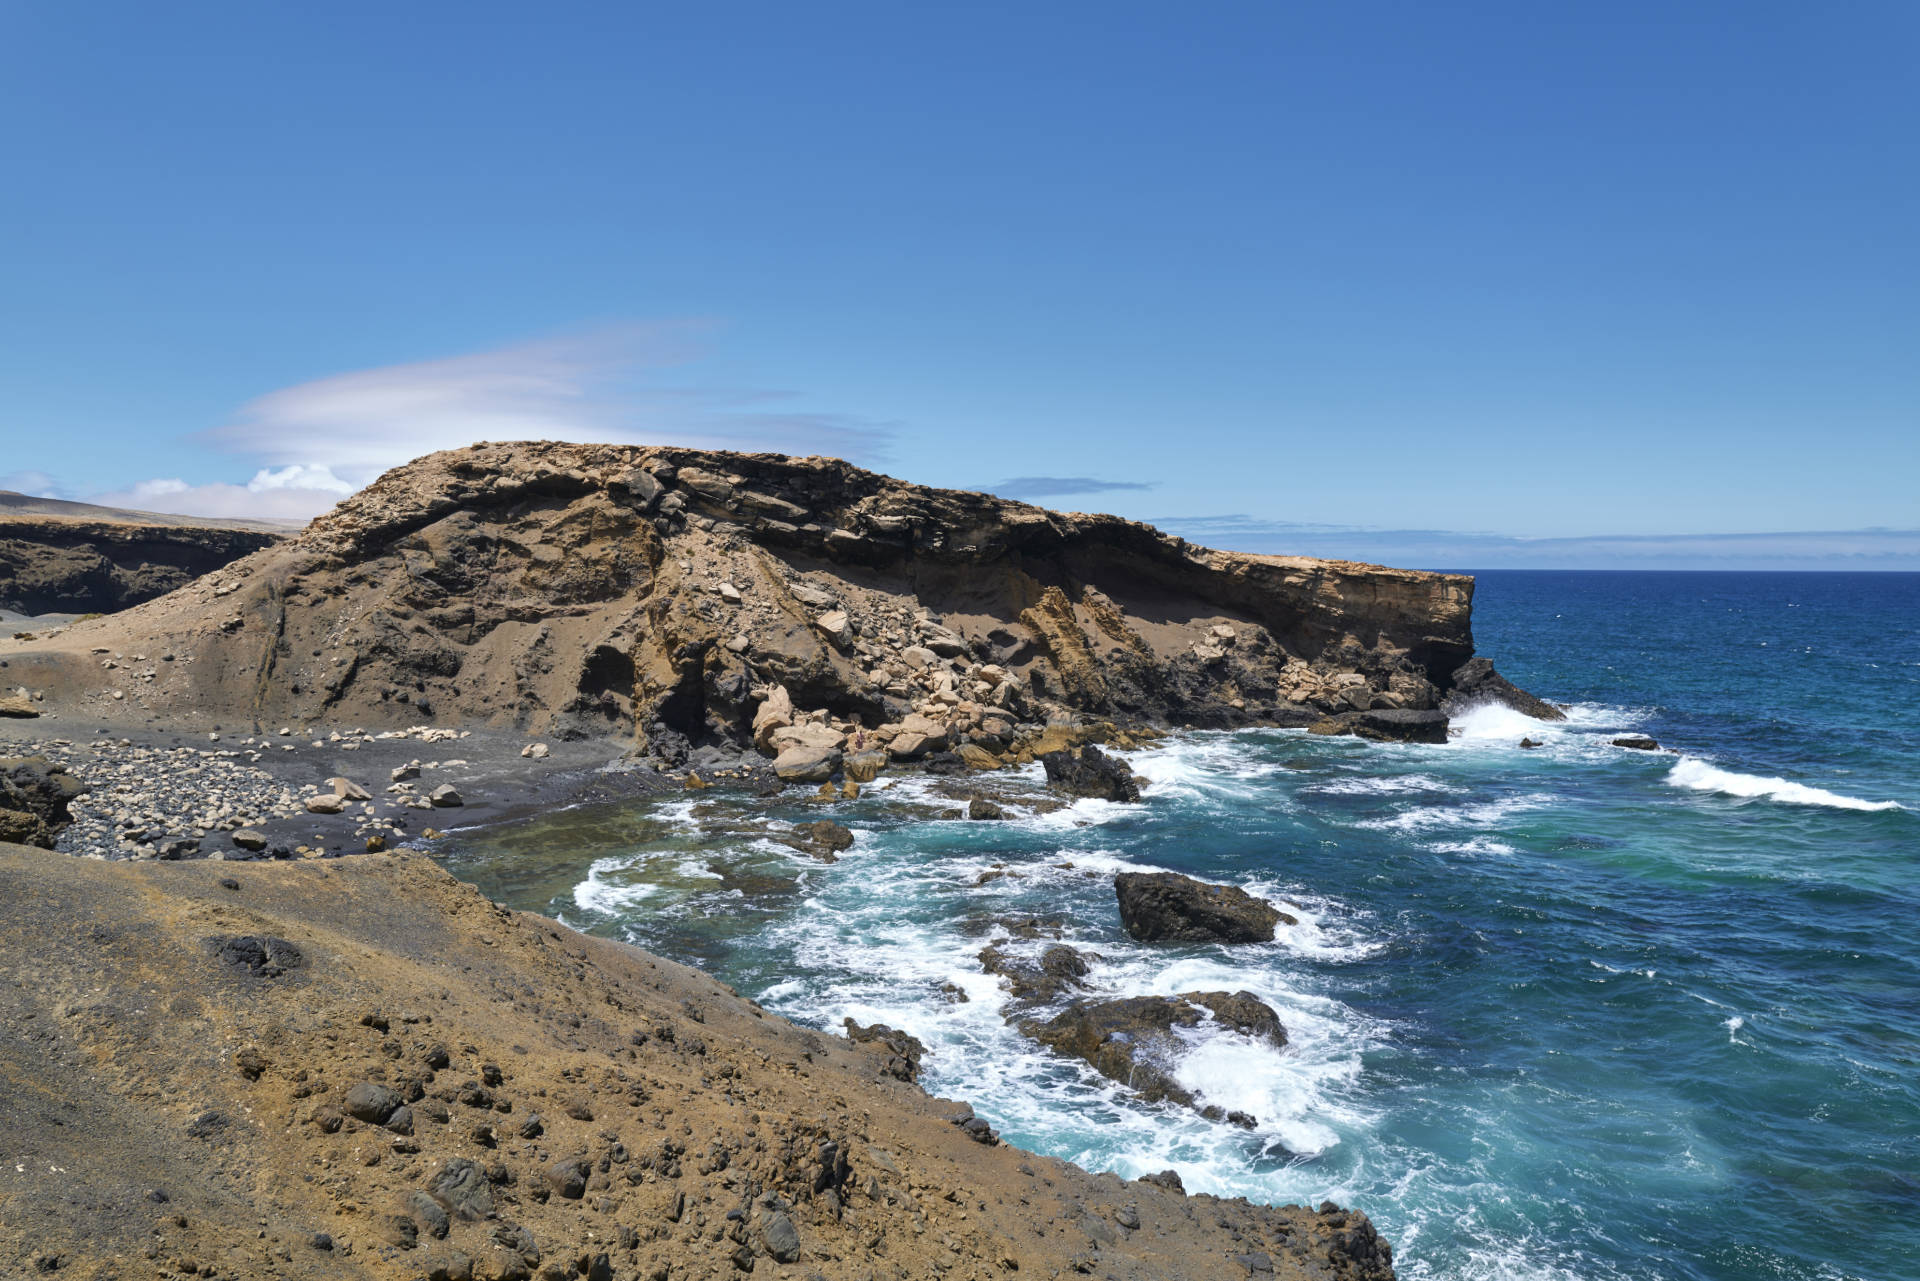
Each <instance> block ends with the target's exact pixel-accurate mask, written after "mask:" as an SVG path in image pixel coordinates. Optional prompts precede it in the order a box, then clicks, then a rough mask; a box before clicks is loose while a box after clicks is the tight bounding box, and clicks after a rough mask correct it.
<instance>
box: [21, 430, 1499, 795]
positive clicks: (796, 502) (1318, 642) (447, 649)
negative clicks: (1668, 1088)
mask: <svg viewBox="0 0 1920 1281" xmlns="http://www.w3.org/2000/svg"><path fill="white" fill-rule="evenodd" d="M1472 598H1473V583H1472V580H1471V579H1470V578H1467V577H1464V576H1459V575H1449V574H1432V573H1420V572H1414V571H1407V570H1396V569H1387V568H1383V567H1380V566H1375V565H1362V564H1354V563H1349V562H1344V561H1325V560H1312V559H1305V558H1298V557H1278V556H1253V555H1241V554H1236V553H1231V552H1221V551H1212V550H1208V549H1206V548H1202V547H1198V546H1194V545H1192V544H1189V543H1186V542H1184V541H1183V540H1181V539H1178V538H1173V537H1170V536H1168V535H1166V534H1163V533H1161V532H1159V531H1157V530H1155V529H1153V528H1151V527H1149V526H1146V525H1142V524H1138V523H1135V522H1131V521H1126V520H1121V519H1118V518H1116V517H1112V516H1090V515H1063V514H1061V513H1057V512H1050V511H1045V510H1042V509H1040V508H1037V507H1031V506H1028V505H1026V504H1023V503H1017V502H1009V501H1005V500H1002V499H998V498H994V497H991V496H988V495H985V494H978V493H967V492H959V491H953V490H939V489H929V488H924V487H920V486H915V485H909V484H905V483H903V482H900V481H897V480H893V479H890V478H888V477H885V476H880V475H876V474H874V473H872V472H868V471H863V470H861V469H859V468H856V467H853V466H851V465H849V464H847V463H845V462H841V461H838V460H834V459H824V458H788V457H784V456H778V455H769V454H750V455H749V454H730V453H713V452H702V451H696V450H687V449H675V448H635V447H618V446H606V445H571V444H556V443H516V444H483V445H477V446H474V447H472V448H469V449H463V450H456V451H451V452H447V453H440V454H434V455H430V456H428V457H425V458H422V459H420V460H418V461H416V462H414V463H411V464H409V465H407V466H405V467H401V468H398V469H396V470H395V471H392V472H390V473H388V474H387V475H386V476H384V477H382V478H381V479H380V480H379V481H378V482H376V483H375V484H374V485H372V486H370V487H369V488H368V489H366V490H364V491H363V492H361V493H359V494H357V495H355V496H354V497H353V498H351V499H349V500H347V501H346V502H343V503H342V504H340V506H339V507H337V508H336V509H335V510H334V511H333V512H331V513H329V514H328V515H326V516H323V517H321V518H319V519H318V520H316V521H314V522H313V523H312V524H311V525H310V526H308V527H307V528H306V529H305V530H304V531H303V532H301V533H300V534H299V535H298V536H296V537H293V538H290V539H288V540H286V541H285V542H281V543H277V544H275V545H273V546H271V547H267V548H265V549H263V550H260V551H257V552H255V553H254V554H252V555H250V556H248V557H246V558H245V559H242V560H240V561H238V562H235V563H234V564H232V565H230V566H228V567H227V568H226V569H224V570H223V571H221V572H220V573H218V574H214V575H211V576H209V577H207V578H203V579H201V580H199V581H197V582H195V583H193V584H192V585H190V586H188V587H186V588H184V589H182V590H180V591H177V592H175V593H173V594H172V595H170V596H167V597H165V598H163V599H161V600H158V601H155V602H152V603H150V604H147V605H145V606H142V607H140V608H138V609H135V610H132V611H129V612H128V613H126V614H122V615H119V616H116V617H114V618H111V619H104V620H97V621H93V622H89V623H85V624H82V625H79V626H77V627H75V628H73V629H72V630H71V631H70V632H68V633H67V634H65V635H64V636H63V637H61V638H60V640H59V641H58V642H57V643H56V644H53V645H51V646H40V647H29V650H28V651H25V652H20V653H18V654H16V655H12V659H13V666H14V668H15V670H16V673H17V675H16V676H15V679H16V680H19V681H22V682H24V683H27V684H35V683H36V682H37V683H38V685H39V686H43V687H47V688H50V689H56V690H57V692H58V694H59V698H58V699H56V701H60V700H61V699H65V700H78V701H80V702H83V703H87V704H91V705H92V706H93V707H95V708H96V709H102V710H115V711H121V712H122V713H123V714H124V713H127V712H133V711H136V710H144V711H145V712H146V713H147V714H149V715H151V716H155V717H159V718H161V719H164V720H167V721H170V722H173V723H181V724H193V723H196V722H200V721H206V722H215V721H221V720H225V721H228V722H232V721H235V720H238V721H250V722H252V723H253V724H254V725H255V726H257V727H268V726H272V725H277V724H281V723H293V724H312V723H317V722H320V721H323V720H324V721H328V722H332V723H342V722H353V723H360V724H373V725H401V724H413V723H419V722H422V721H439V722H442V723H445V722H459V723H469V724H481V723H485V724H493V725H501V726H506V725H513V726H517V727H520V728H523V729H526V730H528V731H530V732H535V733H540V734H558V735H562V736H567V735H632V736H633V737H634V740H635V745H636V747H637V749H638V750H640V751H641V752H646V753H652V754H654V755H657V756H659V757H661V758H663V759H664V760H666V761H668V762H669V763H674V764H677V763H680V762H681V761H683V760H684V759H685V758H686V756H687V753H688V751H689V749H690V748H691V747H693V746H697V745H699V744H702V743H716V744H725V745H731V746H744V745H746V744H748V743H751V742H754V741H755V739H756V737H757V738H758V740H759V745H760V746H761V747H762V748H763V750H769V751H784V750H787V749H789V748H793V747H796V746H806V745H807V744H808V743H809V742H811V741H812V739H819V740H821V742H823V743H824V742H825V740H826V739H827V738H835V739H836V740H837V741H838V742H839V743H843V744H845V745H847V746H848V747H849V749H850V750H851V749H852V748H853V747H855V746H860V745H862V744H861V741H860V740H862V739H864V738H865V737H866V735H865V734H864V733H862V730H863V729H878V728H880V727H886V729H887V730H888V731H889V732H888V733H886V734H885V735H883V736H882V739H881V741H880V742H879V743H877V744H873V745H874V746H886V745H888V743H889V742H890V741H891V740H892V739H896V738H898V737H899V736H900V734H901V733H902V732H903V729H902V727H904V726H907V725H908V722H909V718H911V717H919V718H920V720H919V721H918V722H914V724H913V728H912V732H913V733H915V734H917V735H918V737H917V738H916V739H914V740H912V742H911V743H910V745H909V749H908V750H907V751H906V752H901V751H899V750H898V749H897V748H895V755H896V756H903V755H904V756H912V755H915V754H917V753H918V752H921V751H934V750H938V749H940V748H943V747H944V748H953V747H957V746H961V745H964V744H967V743H969V742H973V743H975V744H976V745H977V746H979V747H980V748H981V749H982V750H985V751H986V752H988V753H989V754H990V755H996V756H997V755H1000V754H1002V753H1004V751H1005V750H1006V748H1007V747H1008V746H1010V745H1011V743H1012V742H1013V741H1014V740H1015V739H1016V738H1017V737H1018V736H1019V735H1020V734H1021V733H1022V732H1023V731H1025V730H1029V729H1031V728H1033V727H1036V726H1042V725H1044V724H1045V723H1046V722H1047V721H1048V720H1049V719H1058V718H1060V717H1061V716H1063V715H1064V716H1069V717H1071V716H1080V717H1099V718H1106V719H1112V720H1115V721H1122V722H1125V721H1134V722H1141V723H1158V724H1171V725H1193V726H1205V727H1229V726H1237V725H1250V724H1262V723H1267V724H1285V725H1304V724H1308V723H1309V722H1314V721H1322V722H1323V723H1325V722H1327V721H1328V718H1330V717H1331V718H1333V719H1332V722H1331V724H1332V725H1333V727H1335V728H1355V729H1358V730H1359V731H1360V732H1363V733H1364V732H1372V733H1379V734H1382V735H1386V736H1407V735H1405V734H1402V733H1400V731H1398V730H1397V729H1396V728H1395V726H1396V725H1397V724H1400V723H1401V722H1411V723H1414V724H1416V725H1417V726H1418V727H1419V732H1421V733H1430V732H1432V730H1433V728H1434V727H1435V725H1438V726H1440V727H1442V732H1444V724H1445V718H1444V715H1443V713H1441V712H1439V711H1438V710H1437V709H1438V708H1439V707H1440V705H1441V703H1442V702H1443V700H1444V699H1445V698H1446V696H1447V695H1448V693H1449V691H1450V690H1451V689H1452V686H1453V674H1454V673H1455V672H1456V671H1457V670H1459V669H1460V668H1461V667H1462V665H1463V664H1464V663H1466V662H1467V660H1468V659H1469V658H1471V657H1472V656H1473V637H1472V631H1471V626H1470V619H1471V603H1472ZM96 650H97V651H98V652H99V653H98V654H95V653H94V651H96ZM132 650H138V651H140V653H139V655H138V656H137V658H132V659H131V661H132V662H133V663H135V664H136V665H135V666H133V667H131V669H130V668H129V667H128V666H125V665H121V666H119V667H118V670H117V673H116V671H115V670H114V669H110V668H106V667H105V666H104V664H105V663H107V662H111V661H113V660H112V659H111V657H109V658H107V659H105V660H103V659H102V658H101V657H99V655H100V654H104V655H109V656H111V655H116V654H117V655H121V656H122V659H123V660H126V659H128V658H129V651H132ZM156 655H158V656H159V659H161V660H165V661H156V659H155V656H156ZM110 698H111V699H115V700H116V701H120V702H122V703H123V704H125V706H124V707H123V708H118V709H114V708H111V707H110V706H109V705H108V704H107V703H106V700H108V699H110ZM770 703H772V704H775V705H777V706H778V707H790V709H791V710H790V711H777V712H776V714H774V715H772V716H769V715H768V709H769V704H770ZM1369 718H1371V719H1369ZM1396 718H1397V719H1396ZM756 720H758V721H759V724H758V726H757V727H756ZM775 722H778V723H775ZM928 722H931V723H928ZM809 724H818V725H821V726H823V728H822V729H820V730H819V731H817V732H812V731H807V730H806V728H805V727H806V726H808V725H809ZM756 730H757V732H756ZM783 732H784V733H785V735H786V737H785V738H774V737H773V736H774V735H779V734H781V733H783Z"/></svg>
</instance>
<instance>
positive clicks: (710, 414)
mask: <svg viewBox="0 0 1920 1281" xmlns="http://www.w3.org/2000/svg"><path fill="white" fill-rule="evenodd" d="M702 329H703V327H702V326H700V325H696V324H676V325H660V326H649V327H629V328H623V329H607V330H600V331H597V332H594V333H590V334H584V335H576V336H573V337H567V338H556V339H548V340H544V341H540V342H530V343H522V344H519V345H516V346H511V347H503V348H499V349H496V350H492V351H483V352H475V353H471V354H468V355H463V356H452V357H447V358H445V359H440V360H427V361H415V362H411V363H407V364H398V365H387V366H382V367H380V368H375V369H363V370H356V371H354V372H351V373H344V374H336V375H333V376H331V377H327V378H320V379H315V380H314V381H312V382H306V383H301V384H298V385H297V386H293V387H287V388H283V389H282V390H279V391H275V392H270V393H268V394H267V395H265V396H261V397H259V398H257V399H255V400H253V401H250V402H248V403H247V404H245V405H243V406H241V407H240V409H239V411H238V412H237V413H236V414H235V416H234V419H233V421H232V422H230V423H228V424H226V425H224V426H220V427H216V428H214V429H212V430H210V431H208V432H205V433H203V434H202V436H201V439H202V440H203V441H204V442H206V443H208V444H211V445H213V446H214V447H216V448H217V449H219V450H222V451H224V452H226V453H230V454H233V455H235V456H236V457H237V458H239V459H241V460H244V461H245V462H246V463H247V464H248V465H251V466H253V467H256V468H257V469H258V470H257V471H256V472H255V474H254V476H253V479H252V480H250V481H248V482H246V483H245V484H238V483H229V482H214V483H210V484H206V483H201V484H188V483H187V482H185V481H183V480H179V479H174V478H156V479H153V480H147V481H142V482H140V483H139V484H136V485H134V486H131V487H129V488H127V489H123V490H119V491H116V492H113V493H109V494H101V495H95V496H93V501H96V502H107V503H119V502H122V501H124V502H125V503H126V504H127V505H138V506H141V507H143V508H144V509H145V510H150V511H166V512H178V513H181V514H186V515H202V516H279V517H287V516H293V517H305V516H313V515H316V514H318V513H319V512H322V511H325V510H326V509H327V508H329V507H331V506H332V505H333V504H334V503H336V502H338V501H339V500H340V498H341V497H342V496H344V495H346V494H349V493H352V492H353V491H354V490H356V489H359V488H360V487H361V486H363V485H365V484H367V483H368V482H369V481H371V480H373V479H374V478H375V477H376V476H378V475H379V474H380V473H381V472H384V471H386V470H387V469H389V468H391V467H397V466H399V465H400V464H402V463H405V462H409V461H411V460H412V459H414V458H417V457H419V456H420V455H422V454H427V453H432V452H433V451H435V450H440V449H456V448H459V447H461V446H464V445H470V444H472V443H474V442H476V441H481V440H495V441H498V440H570V441H603V442H607V443H612V444H634V445H643V444H666V443H672V444H681V445H699V446H706V447H709V448H717V449H747V450H754V449H764V450H775V451H778V452H781V453H794V454H802V453H826V454H834V455H839V456H843V457H850V458H855V459H859V460H862V461H867V462H873V461H877V460H879V459H880V458H882V457H884V455H885V454H886V451H887V447H888V444H889V442H890V440H891V438H892V436H893V434H894V431H895V428H894V426H893V425H892V424H888V423H881V422H875V421H872V420H868V419H863V418H859V417H855V416H852V415H846V414H834V413H825V412H819V411H812V410H803V409H796V408H792V407H791V406H792V402H794V401H795V400H796V399H797V397H796V396H795V395H793V394H791V393H784V392H777V391H769V390H764V389H754V388H739V387H714V386H699V385H695V386H677V385H673V384H671V383H669V382H667V381H665V376H666V373H667V371H669V370H673V369H675V368H676V367H679V366H682V365H684V364H685V363H687V362H688V361H689V360H690V359H692V357H693V356H694V354H695V351H696V346H697V343H698V340H699V337H700V335H701V332H702ZM49 479H50V478H49Z"/></svg>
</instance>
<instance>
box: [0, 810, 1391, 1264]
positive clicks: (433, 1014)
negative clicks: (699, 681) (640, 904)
mask: <svg viewBox="0 0 1920 1281" xmlns="http://www.w3.org/2000/svg"><path fill="white" fill-rule="evenodd" d="M0 957H5V958H6V960H5V963H4V971H3V972H4V974H5V977H6V979H7V981H6V982H5V983H0V1029H3V1031H4V1035H0V1117H4V1118H5V1126H4V1141H3V1146H4V1152H0V1155H4V1157H5V1163H4V1167H0V1275H6V1276H27V1275H49V1274H51V1275H59V1276H68V1275H71V1276H76V1277H86V1278H103V1279H104V1278H151V1277H168V1278H172V1277H235V1278H267V1277H289V1278H291V1277H300V1278H315V1277H340V1278H346V1277H373V1278H394V1279H395V1281H401V1279H403V1278H404V1279H411V1278H420V1277H429V1278H466V1277H480V1278H493V1279H504V1278H527V1277H541V1278H553V1279H556V1281H557V1279H561V1278H571V1277H592V1278H620V1279H623V1281H624V1279H625V1278H654V1279H655V1281H663V1279H674V1281H677V1279H679V1278H726V1277H738V1276H742V1275H745V1274H746V1273H748V1272H751V1273H752V1274H754V1275H756V1276H773V1277H792V1278H795V1281H799V1279H800V1278H807V1277H829V1278H842V1277H844V1278H862V1279H865V1278H873V1279H876V1281H877V1279H882V1278H907V1277H915V1278H919V1277H944V1278H987V1277H993V1278H1005V1277H1014V1276H1020V1277H1049V1276H1056V1275H1071V1274H1076V1273H1085V1274H1088V1275H1093V1276H1101V1277H1114V1278H1136V1277H1137V1278H1149V1277H1154V1278H1183V1279H1184V1278H1216V1277H1217V1278H1231V1279H1233V1281H1244V1279H1245V1278H1248V1277H1249V1276H1253V1277H1266V1276H1268V1275H1272V1276H1275V1277H1279V1278H1308V1277H1313V1278H1341V1279H1352V1281H1361V1279H1363V1278H1364V1279H1368V1281H1382V1279H1385V1278H1390V1277H1391V1275H1392V1269H1391V1264H1390V1262H1389V1256H1388V1253H1387V1250H1386V1247H1385V1245H1384V1244H1383V1243H1382V1242H1381V1241H1380V1240H1379V1239H1378V1238H1377V1237H1376V1236H1375V1234H1374V1231H1373V1229H1372V1227H1371V1226H1370V1225H1369V1224H1368V1223H1367V1221H1366V1219H1365V1217H1364V1216H1363V1215H1360V1214H1357V1213H1349V1212H1342V1211H1338V1210H1334V1209H1332V1208H1331V1207H1328V1208H1327V1209H1325V1210H1324V1211H1309V1210H1305V1209H1301V1208H1296V1207H1282V1208H1278V1209H1272V1208H1266V1207H1258V1206H1251V1205H1248V1204H1246V1203H1245V1202H1239V1201H1235V1202H1226V1201H1217V1200H1214V1199H1212V1198H1209V1197H1204V1196H1195V1197H1187V1196H1184V1195H1182V1194H1180V1193H1179V1192H1178V1191H1176V1190H1173V1189H1171V1188H1169V1187H1163V1186H1158V1185H1156V1184H1154V1183H1150V1182H1144V1181H1143V1182H1135V1183H1123V1182H1121V1181H1120V1180H1119V1179H1118V1178H1116V1177H1114V1176H1112V1175H1104V1176H1094V1175H1090V1174H1088V1173H1086V1172H1084V1171H1082V1170H1079V1169H1077V1168H1075V1167H1073V1166H1069V1165H1066V1164H1063V1163H1061V1162H1058V1161H1054V1160H1050V1159H1046V1158H1041V1157H1036V1156H1033V1155H1030V1154H1027V1153H1023V1152H1021V1151H1018V1150H1016V1149H1012V1148H1008V1147H1005V1146H1002V1145H999V1144H997V1143H995V1142H993V1141H992V1136H991V1135H990V1134H989V1133H982V1131H983V1129H984V1127H983V1126H982V1125H981V1124H980V1123H977V1122H976V1123H975V1124H973V1125H972V1126H969V1127H966V1128H963V1127H962V1125H961V1124H959V1122H962V1121H965V1120H967V1119H968V1117H969V1115H970V1114H969V1113H968V1111H967V1109H966V1108H965V1107H964V1105H962V1104H957V1103H954V1102H950V1101H943V1100H938V1099H932V1098H929V1097H927V1096H926V1095H925V1094H924V1093H922V1092H921V1091H920V1090H919V1089H918V1087H916V1086H914V1085H913V1084H911V1083H910V1082H908V1081H906V1080H903V1079H898V1078H899V1077H900V1076H903V1075H906V1074H908V1072H909V1071H910V1069H909V1068H908V1067H907V1064H906V1062H905V1061H904V1060H903V1059H902V1058H900V1057H899V1055H898V1054H897V1053H896V1052H895V1049H894V1048H890V1047H888V1046H887V1045H885V1044H884V1043H875V1044H871V1045H860V1046H856V1045H854V1044H852V1043H850V1042H848V1041H847V1040H845V1039H843V1038H838V1037H831V1038H830V1037H825V1036H822V1035H820V1034H818V1033H815V1032H811V1031H807V1030H803V1029H800V1028H796V1027H794V1026H792V1025H791V1024H788V1023H786V1022H785V1021H783V1020H781V1019H779V1018H777V1017H775V1016H773V1015H770V1014H766V1013H764V1012H763V1011H761V1010H760V1009H758V1008H757V1007H755V1006H754V1005H753V1004H752V1003H751V1002H749V1001H745V1000H742V999H740V998H738V997H736V996H734V995H733V994H732V993H731V992H730V991H729V990H727V989H725V988H723V987H721V986H720V985H718V984H716V983H715V982H714V981H713V980H711V979H708V978H706V977H704V976H702V975H700V974H699V973H697V972H695V971H692V970H688V969H684V968H682V967H680V966H677V965H673V964H671V963H669V962H666V961H662V960H659V959H656V958H653V957H650V956H648V955H646V954H644V953H641V952H638V951H636V950H634V949H631V948H627V947H624V946H622V945H619V944H616V943H611V942H606V941H603V940H597V939H590V938H586V937H583V936H580V935H577V934H574V933H573V932H571V931H569V930H567V929H566V928H564V927H562V926H560V925H558V924H556V923H554V922H552V921H548V920H546V919H544V918H540V917H535V916H530V915H524V914H516V913H510V912H508V911H506V910H504V909H502V908H499V907H497V906H495V905H494V904H492V903H490V902H488V901H487V900H486V899H484V898H483V897H481V895H480V894H479V893H478V892H477V891H475V890H474V889H473V888H472V887H470V886H466V885H462V884H460V883H459V882H456V881H455V880H454V879H453V878H452V877H450V876H449V875H447V874H446V873H445V872H443V871H441V870H440V869H438V868H437V867H436V866H435V865H434V864H433V863H432V862H431V861H430V860H428V859H427V858H426V857H424V856H422V855H418V854H413V853H408V852H401V853H396V854H390V855H377V856H367V857H364V858H356V859H352V860H345V861H340V862H308V863H270V864H264V863H254V864H244V865H236V864H230V863H220V862H199V863H135V862H104V861H99V860H90V859H75V858H70V857H67V856H65V855H60V854H55V853H51V852H48V851H44V850H36V849H29V848H26V847H22V846H11V845H4V846H0ZM898 1048H904V1047H898Z"/></svg>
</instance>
